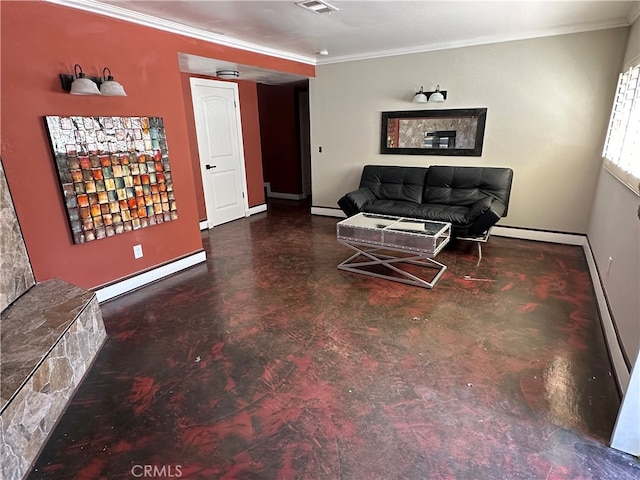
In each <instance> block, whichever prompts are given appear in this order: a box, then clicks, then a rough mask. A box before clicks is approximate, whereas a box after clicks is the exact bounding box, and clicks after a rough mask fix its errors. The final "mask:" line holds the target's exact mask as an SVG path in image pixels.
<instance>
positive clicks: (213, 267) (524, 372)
mask: <svg viewBox="0 0 640 480" xmlns="http://www.w3.org/2000/svg"><path fill="white" fill-rule="evenodd" d="M295 205H296V204H295V202H279V203H272V204H271V205H270V207H269V208H270V210H269V212H268V213H263V214H259V215H256V216H253V217H251V218H249V219H243V220H238V221H236V222H232V223H229V224H226V225H222V226H220V227H216V228H215V229H213V230H210V231H208V232H203V238H204V243H205V248H206V250H207V257H208V261H207V263H206V265H204V264H203V265H200V266H196V267H194V268H191V269H189V270H187V271H184V272H182V273H179V274H176V275H174V276H173V277H171V278H169V279H166V280H163V281H160V282H158V283H156V284H154V285H152V286H149V287H146V288H143V289H141V290H139V291H137V292H134V293H131V294H129V295H126V296H123V297H122V298H119V299H115V300H112V301H110V302H107V303H105V304H103V306H102V310H103V314H104V320H105V324H106V327H107V332H108V334H109V339H108V340H107V343H106V344H105V346H104V348H103V350H102V351H101V353H100V355H99V357H98V358H97V360H96V362H95V364H94V366H93V368H92V369H91V370H90V372H89V373H88V375H87V377H86V378H85V380H84V382H83V383H82V385H81V386H80V388H79V390H78V392H77V393H76V395H75V397H74V399H73V401H72V403H71V404H70V406H69V408H68V410H67V411H66V413H65V415H64V416H63V418H62V419H61V421H60V423H59V424H58V426H57V428H56V429H55V431H54V432H53V434H52V436H51V438H50V439H49V441H48V443H47V445H46V447H45V448H44V450H43V452H42V453H41V455H40V457H39V459H38V461H37V464H36V465H35V467H34V469H33V471H32V472H31V474H30V476H29V477H28V478H30V479H37V478H46V479H98V478H105V479H120V478H124V479H131V478H151V477H154V478H190V479H229V480H230V479H282V480H284V479H323V480H324V479H327V480H331V479H363V480H364V479H367V480H371V479H393V480H396V479H491V480H496V479H572V480H573V479H597V480H600V479H638V478H640V464H639V463H638V461H637V459H634V458H633V457H630V456H627V455H624V454H621V453H620V452H617V451H615V450H613V449H610V448H608V447H607V442H608V439H609V436H610V434H611V431H612V429H613V425H614V422H615V418H616V414H617V410H618V408H619V402H620V399H619V396H618V392H617V390H616V386H615V382H614V378H613V376H612V372H611V364H610V362H609V359H608V356H607V352H606V348H605V343H604V340H603V336H602V331H601V328H600V325H599V320H598V315H597V311H596V304H595V300H594V295H593V292H592V286H591V283H590V279H589V275H588V272H587V264H586V261H585V259H584V255H583V253H582V249H581V248H580V247H573V246H566V245H553V244H546V243H538V242H530V241H523V240H515V239H507V238H499V237H492V238H491V239H490V241H489V243H488V244H487V245H485V246H484V248H483V253H484V258H483V260H482V262H481V263H480V265H479V266H476V263H477V257H476V249H475V246H474V245H472V244H468V243H465V242H458V243H456V244H452V245H450V246H448V247H447V248H446V249H445V250H444V251H443V252H442V253H441V254H440V255H439V256H438V260H440V261H441V262H443V263H444V264H446V265H448V266H449V268H448V270H447V271H446V272H445V274H444V276H443V277H442V279H441V281H440V283H439V284H438V285H437V287H436V288H435V289H433V290H426V289H422V288H418V287H413V286H408V285H403V284H400V283H395V282H389V281H385V280H381V279H375V278H371V277H366V276H362V275H357V274H352V273H346V272H341V271H338V270H337V268H336V266H337V264H338V263H340V262H341V261H342V260H344V259H345V258H347V257H348V256H349V255H351V253H352V252H351V251H350V250H349V249H348V248H347V247H345V246H343V245H340V244H338V243H337V242H336V237H335V224H336V222H337V221H338V219H334V218H326V217H317V216H313V217H312V216H310V215H309V214H308V206H304V208H298V207H296V206H295ZM465 277H470V278H471V279H469V278H465Z"/></svg>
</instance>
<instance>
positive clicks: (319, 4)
mask: <svg viewBox="0 0 640 480" xmlns="http://www.w3.org/2000/svg"><path fill="white" fill-rule="evenodd" d="M296 5H298V6H299V7H302V8H304V9H306V10H310V11H312V12H313V13H331V12H337V11H338V9H337V8H336V7H334V6H333V5H329V4H328V3H327V2H323V1H322V0H306V1H304V2H296Z"/></svg>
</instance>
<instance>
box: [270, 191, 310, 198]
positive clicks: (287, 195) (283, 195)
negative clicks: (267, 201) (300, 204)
mask: <svg viewBox="0 0 640 480" xmlns="http://www.w3.org/2000/svg"><path fill="white" fill-rule="evenodd" d="M267 197H269V198H281V199H282V200H304V194H302V193H280V192H268V193H267Z"/></svg>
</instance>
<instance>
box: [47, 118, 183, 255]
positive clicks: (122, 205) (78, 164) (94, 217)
mask: <svg viewBox="0 0 640 480" xmlns="http://www.w3.org/2000/svg"><path fill="white" fill-rule="evenodd" d="M45 121H46V126H47V130H48V132H49V140H50V142H51V148H52V151H53V155H54V158H55V163H56V167H57V170H58V176H59V178H60V185H61V189H62V195H63V197H64V202H65V205H66V209H67V214H68V217H69V225H70V227H71V233H72V237H73V241H74V243H84V242H89V241H91V240H97V239H100V238H105V237H110V236H113V235H116V234H119V233H125V232H128V231H131V230H137V229H139V228H144V227H148V226H150V225H156V224H158V223H163V222H169V221H171V220H175V219H177V218H178V211H177V209H176V201H175V196H174V193H173V182H172V179H171V168H170V166H169V151H168V149H167V141H166V137H165V131H164V124H163V121H162V118H160V117H56V116H47V117H45Z"/></svg>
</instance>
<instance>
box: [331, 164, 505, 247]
mask: <svg viewBox="0 0 640 480" xmlns="http://www.w3.org/2000/svg"><path fill="white" fill-rule="evenodd" d="M512 180H513V170H511V169H510V168H498V167H452V166H443V165H436V166H430V167H400V166H386V165H365V166H364V168H363V170H362V177H361V179H360V188H358V190H355V191H353V192H350V193H347V194H346V195H345V196H344V197H342V198H341V199H340V200H338V205H339V206H340V208H341V209H342V211H343V212H344V213H345V214H346V215H347V216H348V217H350V216H352V215H355V214H357V213H359V212H366V213H378V214H382V215H392V216H399V217H411V218H421V219H425V220H439V221H443V222H449V223H451V235H452V236H453V237H459V238H482V237H484V238H485V239H486V237H487V236H488V233H489V230H490V229H491V227H492V226H493V225H495V224H496V222H497V221H498V220H500V218H502V217H505V216H506V215H507V210H508V207H509V196H510V193H511V183H512Z"/></svg>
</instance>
